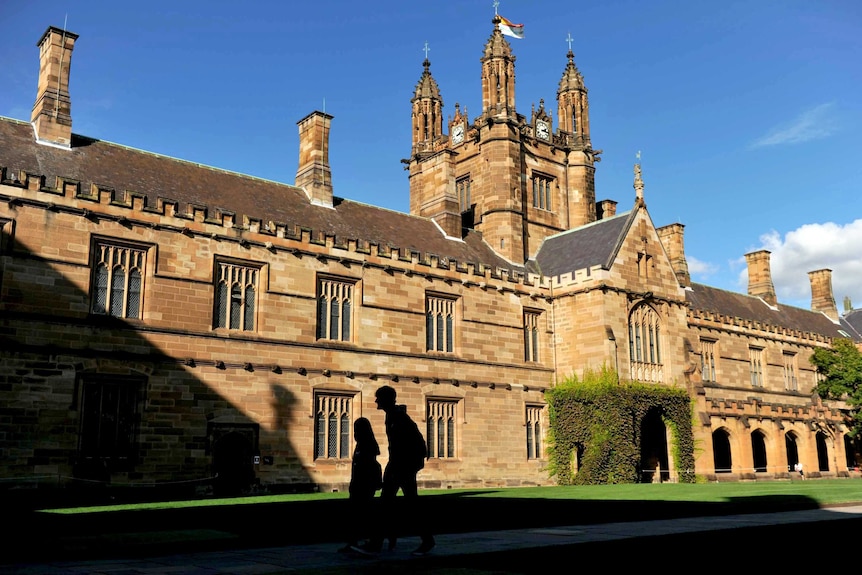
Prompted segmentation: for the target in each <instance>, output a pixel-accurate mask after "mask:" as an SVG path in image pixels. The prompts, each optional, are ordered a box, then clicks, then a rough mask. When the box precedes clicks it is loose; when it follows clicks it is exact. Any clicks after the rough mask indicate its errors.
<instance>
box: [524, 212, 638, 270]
mask: <svg viewBox="0 0 862 575" xmlns="http://www.w3.org/2000/svg"><path fill="white" fill-rule="evenodd" d="M635 214H636V211H635V210H632V211H629V212H623V213H620V214H617V215H615V216H613V217H610V218H607V219H603V220H598V221H595V222H592V223H589V224H586V225H584V226H581V227H579V228H575V229H573V230H568V231H565V232H561V233H559V234H556V235H553V236H549V237H547V238H545V241H544V242H543V243H542V246H541V247H540V248H539V252H538V253H537V254H536V258H535V260H531V261H530V262H529V263H528V266H527V267H528V269H530V271H533V272H534V273H541V274H543V275H545V276H552V277H553V276H558V275H562V274H566V273H570V272H574V271H575V270H581V269H585V268H590V267H593V266H597V265H599V266H602V268H604V269H610V266H611V265H612V264H613V260H614V258H615V257H616V254H617V251H618V250H619V247H620V243H621V242H622V240H623V238H624V237H625V232H626V230H628V228H629V226H630V225H631V220H632V218H634V216H635ZM539 270H541V272H540V271H539Z"/></svg>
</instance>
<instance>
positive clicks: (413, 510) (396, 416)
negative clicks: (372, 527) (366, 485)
mask: <svg viewBox="0 0 862 575" xmlns="http://www.w3.org/2000/svg"><path fill="white" fill-rule="evenodd" d="M395 397H396V392H395V389H394V388H392V387H390V386H388V385H384V386H383V387H380V388H379V389H378V390H377V392H376V394H375V398H376V399H375V401H376V403H377V409H380V410H382V411H384V412H385V413H386V437H387V439H388V440H389V461H388V463H387V464H386V470H385V471H384V472H383V490H382V491H381V492H380V499H381V503H383V509H382V514H383V517H382V520H383V521H382V525H378V526H377V533H376V534H375V537H374V538H372V539H371V540H370V541H369V542H368V543H367V544H366V545H363V546H359V547H356V548H355V550H356V551H359V552H361V553H378V552H380V550H381V548H382V547H383V536H384V535H390V536H392V535H393V531H394V529H395V525H398V524H401V523H405V521H404V519H407V521H406V523H408V524H409V525H413V526H416V525H420V526H421V527H419V528H417V531H419V536H420V537H421V539H422V543H421V544H420V545H419V547H417V548H416V549H415V550H414V551H413V555H425V554H427V553H428V552H429V551H431V549H433V548H434V545H435V541H434V537H433V535H431V533H430V530H429V529H428V527H427V525H424V524H423V522H422V519H423V517H421V516H420V509H419V493H418V488H417V487H416V474H417V473H419V470H420V469H422V468H423V467H425V455H426V453H427V452H426V449H425V438H424V437H422V433H421V432H420V431H419V428H418V427H417V426H416V423H415V422H414V421H413V420H412V419H410V416H409V415H408V414H407V409H406V408H405V406H403V405H396V404H395ZM399 489H400V490H401V492H402V494H403V497H402V498H400V503H399V499H398V498H397V497H396V495H397V494H398V490H399ZM393 542H394V539H393V538H392V537H390V548H391V547H392V543H393Z"/></svg>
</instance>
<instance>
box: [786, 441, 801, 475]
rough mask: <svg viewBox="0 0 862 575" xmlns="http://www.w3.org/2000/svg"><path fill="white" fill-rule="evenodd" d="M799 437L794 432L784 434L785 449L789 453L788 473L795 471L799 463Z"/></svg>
mask: <svg viewBox="0 0 862 575" xmlns="http://www.w3.org/2000/svg"><path fill="white" fill-rule="evenodd" d="M798 439H799V438H798V436H797V435H796V433H795V432H793V431H788V432H787V433H785V434H784V448H785V451H786V452H787V471H788V472H790V471H793V470H794V469H795V468H796V464H797V463H799V446H798V445H797V443H796V442H797V440H798Z"/></svg>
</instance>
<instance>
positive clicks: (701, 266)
mask: <svg viewBox="0 0 862 575" xmlns="http://www.w3.org/2000/svg"><path fill="white" fill-rule="evenodd" d="M685 261H686V263H688V272H689V274H691V275H692V276H697V277H698V279H704V278H707V277H709V276H711V275H712V274H714V273H715V272H717V271H718V270H719V266H717V265H715V264H712V263H709V262H704V261H701V260H699V259H697V258H696V257H693V256H686V257H685Z"/></svg>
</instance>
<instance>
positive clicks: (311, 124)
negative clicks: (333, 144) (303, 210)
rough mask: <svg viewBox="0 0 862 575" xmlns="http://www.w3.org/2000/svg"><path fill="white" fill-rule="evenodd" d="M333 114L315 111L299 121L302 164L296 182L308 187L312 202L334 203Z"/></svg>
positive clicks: (321, 203)
mask: <svg viewBox="0 0 862 575" xmlns="http://www.w3.org/2000/svg"><path fill="white" fill-rule="evenodd" d="M331 123H332V116H330V115H329V114H326V113H324V112H317V111H315V112H312V113H311V114H309V115H308V116H306V117H305V118H303V119H302V120H300V121H299V122H297V125H298V126H299V167H298V168H297V169H296V186H297V187H300V188H303V189H305V193H306V194H308V197H309V199H310V200H311V203H312V204H317V205H319V206H327V207H330V208H331V207H332V170H331V169H330V167H329V126H330V124H331Z"/></svg>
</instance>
